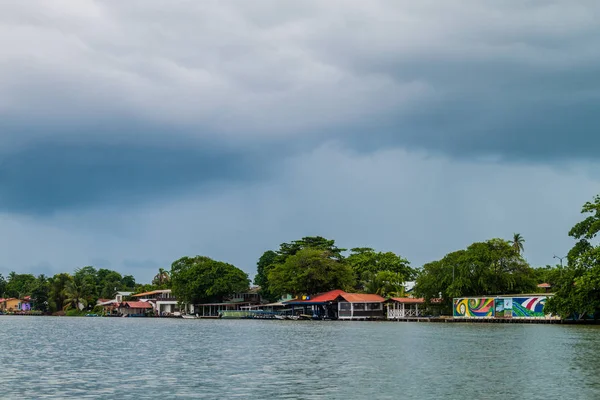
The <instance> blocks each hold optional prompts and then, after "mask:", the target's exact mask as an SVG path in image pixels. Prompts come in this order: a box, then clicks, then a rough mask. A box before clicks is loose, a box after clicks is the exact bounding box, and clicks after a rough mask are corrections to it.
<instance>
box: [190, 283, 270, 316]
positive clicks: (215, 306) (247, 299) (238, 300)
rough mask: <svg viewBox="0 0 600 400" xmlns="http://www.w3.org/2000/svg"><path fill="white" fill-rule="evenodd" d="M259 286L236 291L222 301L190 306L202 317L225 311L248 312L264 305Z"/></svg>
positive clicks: (221, 313) (219, 314) (226, 312)
mask: <svg viewBox="0 0 600 400" xmlns="http://www.w3.org/2000/svg"><path fill="white" fill-rule="evenodd" d="M259 290H260V288H259V287H252V288H250V289H249V290H248V291H246V292H240V293H234V294H232V295H230V296H227V297H226V298H224V299H223V301H222V302H213V303H201V304H194V305H193V306H190V313H191V314H196V315H197V316H198V317H200V318H218V317H220V316H222V315H223V314H224V313H225V314H227V315H228V316H229V315H230V314H231V312H233V315H237V314H239V315H241V312H242V311H243V312H248V311H249V310H250V309H252V308H254V307H256V306H260V305H262V298H261V296H260V293H259Z"/></svg>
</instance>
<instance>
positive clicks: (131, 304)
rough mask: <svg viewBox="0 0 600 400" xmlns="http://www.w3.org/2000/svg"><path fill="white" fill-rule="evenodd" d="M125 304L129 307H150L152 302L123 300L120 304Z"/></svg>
mask: <svg viewBox="0 0 600 400" xmlns="http://www.w3.org/2000/svg"><path fill="white" fill-rule="evenodd" d="M123 305H125V306H127V307H129V308H152V304H150V303H147V302H145V301H124V302H123V303H121V306H123Z"/></svg>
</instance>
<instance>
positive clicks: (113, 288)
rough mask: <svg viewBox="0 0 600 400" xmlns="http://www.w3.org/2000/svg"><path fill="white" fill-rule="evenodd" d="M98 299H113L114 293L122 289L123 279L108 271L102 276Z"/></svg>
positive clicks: (119, 275)
mask: <svg viewBox="0 0 600 400" xmlns="http://www.w3.org/2000/svg"><path fill="white" fill-rule="evenodd" d="M99 284H100V293H99V297H100V298H102V299H114V298H115V294H116V292H118V291H119V290H122V289H124V285H123V277H122V276H121V274H120V273H118V272H116V271H108V272H106V273H103V274H102V280H101V281H100V282H99Z"/></svg>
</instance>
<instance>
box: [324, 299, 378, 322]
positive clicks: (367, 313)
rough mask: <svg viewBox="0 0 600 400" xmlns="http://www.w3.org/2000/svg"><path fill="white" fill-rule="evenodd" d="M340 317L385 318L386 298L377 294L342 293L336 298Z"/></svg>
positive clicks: (355, 318)
mask: <svg viewBox="0 0 600 400" xmlns="http://www.w3.org/2000/svg"><path fill="white" fill-rule="evenodd" d="M336 301H337V305H338V319H342V320H343V319H347V320H365V319H384V318H385V314H384V309H383V304H384V302H385V299H384V298H383V297H381V296H379V295H377V294H361V293H341V294H340V295H339V296H338V298H337V299H336Z"/></svg>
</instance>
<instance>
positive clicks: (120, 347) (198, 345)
mask: <svg viewBox="0 0 600 400" xmlns="http://www.w3.org/2000/svg"><path fill="white" fill-rule="evenodd" d="M599 355H600V327H595V326H564V325H520V324H443V323H402V322H380V323H376V322H325V321H256V320H181V319H179V320H178V319H136V318H66V317H58V318H56V317H18V316H3V317H0V398H2V399H41V398H52V399H64V398H77V399H83V398H94V399H117V398H118V399H150V398H160V399H175V398H198V399H230V398H243V399H400V398H413V399H556V398H562V397H565V398H568V399H600V357H599Z"/></svg>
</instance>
